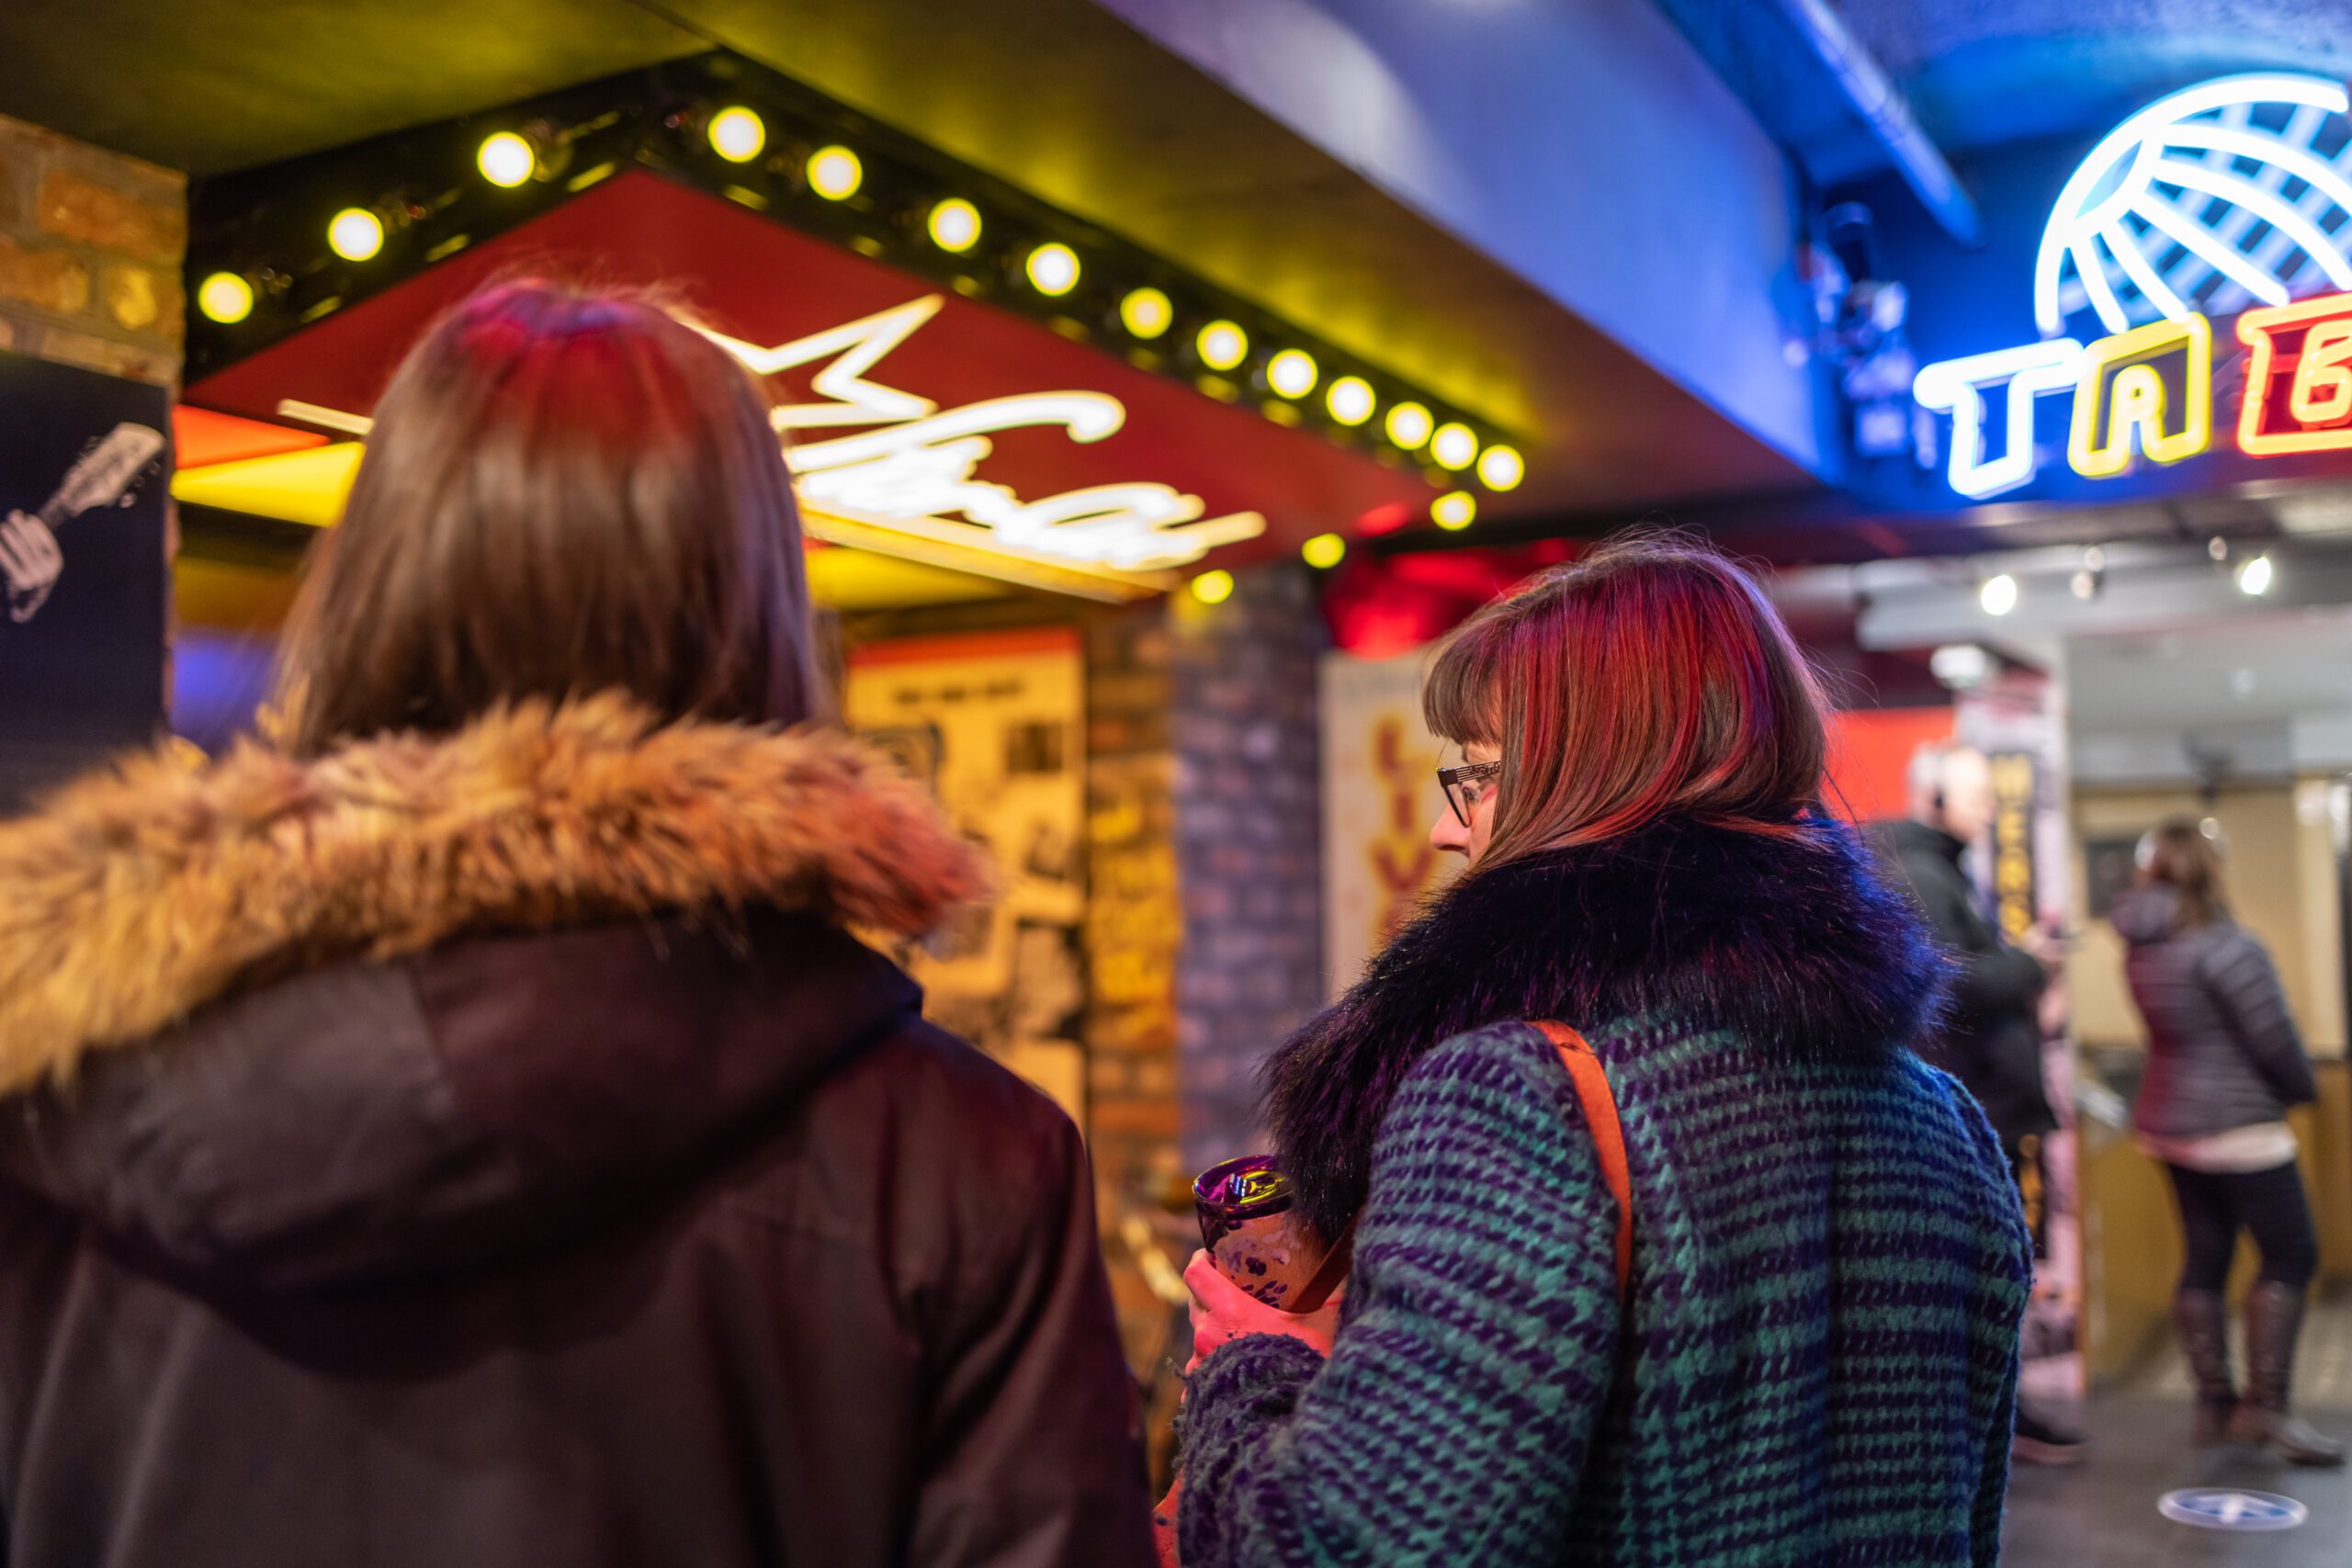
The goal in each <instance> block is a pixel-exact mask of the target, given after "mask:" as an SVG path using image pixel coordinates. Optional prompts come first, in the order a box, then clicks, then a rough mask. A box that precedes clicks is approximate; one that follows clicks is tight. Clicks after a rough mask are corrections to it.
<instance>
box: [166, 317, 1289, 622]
mask: <svg viewBox="0 0 2352 1568" xmlns="http://www.w3.org/2000/svg"><path fill="white" fill-rule="evenodd" d="M942 303H943V299H942V297H941V296H939V295H931V296H928V297H926V298H923V299H913V300H910V301H909V302H907V303H906V304H904V305H899V306H894V307H892V308H891V309H889V310H881V311H877V312H876V313H875V314H873V315H871V316H866V317H864V318H862V319H861V320H858V321H849V322H845V323H844V324H842V325H841V326H837V327H831V328H828V329H826V330H825V331H823V332H820V333H812V334H810V335H809V336H808V337H803V338H797V339H794V340H792V341H791V342H788V343H782V344H775V345H773V346H768V347H763V346H759V345H756V344H748V343H743V342H741V341H739V340H737V339H735V338H730V337H728V336H726V335H724V334H723V333H715V332H709V331H708V330H707V329H705V333H706V335H707V336H708V337H710V338H711V339H712V340H713V341H714V342H716V343H718V344H720V345H721V346H723V347H725V348H726V349H727V350H728V351H729V353H730V354H732V355H735V356H736V357H737V358H738V359H740V360H741V361H742V362H743V364H744V365H745V366H747V367H750V368H751V369H752V371H753V372H754V373H756V374H758V375H760V376H762V377H773V376H778V375H781V374H783V373H785V372H786V371H788V370H793V369H797V368H799V367H803V366H809V365H820V364H821V366H822V368H821V369H820V370H819V371H818V372H817V373H816V375H815V376H814V377H813V378H811V380H810V382H809V385H810V388H811V389H812V390H813V391H815V392H816V393H817V394H818V397H819V400H815V401H809V402H794V403H786V404H783V405H781V406H779V407H777V408H776V409H775V411H774V413H773V414H772V416H771V417H772V420H773V422H774V423H775V429H776V434H778V435H779V436H780V437H782V438H783V439H784V442H785V460H786V464H787V465H788V466H789V467H790V468H791V469H792V472H793V477H794V480H795V485H794V488H795V490H796V491H797V492H798V494H799V496H800V499H801V501H802V502H803V503H804V504H805V505H806V506H807V508H808V510H809V518H808V524H809V532H810V533H811V534H812V535H815V536H819V537H821V538H828V539H831V540H833V542H835V543H842V544H857V545H862V546H865V547H869V548H888V547H891V546H890V544H889V541H891V540H892V539H898V540H903V541H909V542H910V546H912V545H919V544H920V543H928V544H932V545H940V546H947V547H954V548H956V549H959V550H964V551H974V550H977V551H979V552H982V553H983V554H984V555H989V556H996V557H1001V558H1012V559H1017V560H1021V561H1026V562H1031V563H1035V564H1037V565H1041V566H1045V567H1061V568H1068V569H1072V570H1091V571H1095V572H1098V573H1100V572H1112V573H1120V572H1137V573H1140V572H1149V571H1156V570H1163V569H1166V568H1170V567H1176V566H1182V565H1184V564H1186V563H1187V562H1191V561H1195V560H1198V559H1199V558H1201V557H1202V556H1204V555H1205V554H1207V553H1208V552H1209V551H1210V550H1212V549H1215V548H1216V547H1218V546H1220V545H1228V544H1234V543H1238V541H1240V540H1243V539H1251V538H1255V537H1257V536H1259V535H1261V534H1262V533H1264V532H1265V529H1266V521H1265V519H1264V517H1262V516H1261V515H1260V514H1259V513H1255V512H1239V513H1230V514H1227V515H1226V516H1221V517H1204V515H1203V513H1204V512H1205V511H1206V508H1205V507H1204V505H1203V503H1202V501H1201V498H1200V497H1198V496H1196V495H1189V494H1186V493H1184V492H1183V491H1179V490H1177V489H1175V488H1174V487H1173V486H1170V485H1165V484H1158V483H1153V482H1149V481H1143V480H1134V481H1126V482H1121V483H1114V484H1098V485H1090V486H1086V487H1084V488H1082V489H1079V490H1072V491H1063V492H1061V493H1059V494H1056V495H1047V496H1041V497H1036V498H1035V499H1024V498H1023V497H1021V496H1019V495H1016V494H1015V493H1014V492H1013V491H1012V490H1011V489H1010V488H1009V487H1007V486H1004V485H1001V484H996V483H992V482H990V481H989V480H986V479H980V478H979V477H978V469H979V467H980V465H981V464H982V463H983V462H984V461H986V460H987V458H988V457H989V454H990V453H991V452H992V451H993V450H994V447H993V446H992V444H991V442H990V439H989V438H990V437H991V436H995V435H1001V434H1004V433H1006V432H1008V431H1014V430H1023V429H1035V428H1041V427H1042V428H1048V429H1058V430H1059V431H1061V432H1062V433H1063V434H1065V435H1067V436H1068V437H1069V439H1070V440H1071V441H1073V442H1076V443H1079V444H1081V445H1085V444H1091V443H1093V442H1097V441H1101V440H1103V439H1104V438H1105V437H1107V436H1110V435H1112V434H1115V433H1116V432H1117V431H1118V430H1119V428H1120V427H1121V426H1122V425H1124V424H1125V423H1126V417H1127V414H1126V408H1125V405H1124V404H1122V403H1121V402H1120V401H1119V400H1118V399H1116V398H1114V397H1111V396H1109V395H1108V394H1106V393H1103V392H1091V391H1051V392H1026V393H1020V394H1016V395H1013V396H1010V397H999V398H986V399H983V400H980V401H978V402H973V403H966V404H963V405H961V406H960V407H956V408H950V409H942V408H940V407H939V405H938V404H936V403H934V402H933V401H932V400H930V399H928V398H922V397H917V396H916V395H914V394H913V393H911V392H908V391H904V390H901V389H899V388H896V387H890V386H886V385H883V384H881V383H880V382H877V381H874V380H871V379H868V378H867V372H869V371H871V370H872V369H873V368H874V367H875V366H876V363H877V362H879V361H880V360H881V359H882V357H883V356H884V355H887V354H888V353H889V352H890V351H891V350H892V349H893V348H895V347H897V346H898V345H899V344H901V343H903V342H905V341H906V339H907V338H908V336H909V335H910V334H911V333H913V332H914V331H915V330H916V329H917V328H918V327H921V326H922V324H923V323H924V322H925V321H929V320H931V318H932V317H933V315H935V314H937V312H938V310H939V308H940V306H941V304H942ZM277 412H279V413H280V414H281V415H283V416H285V417H288V418H294V419H300V420H301V421H302V422H304V423H309V424H316V425H323V426H325V427H327V428H330V429H335V430H342V431H346V432H348V433H350V434H354V435H361V436H364V435H366V434H368V430H369V428H370V426H371V424H372V423H373V422H372V421H370V420H369V419H368V418H367V417H366V416H364V415H359V414H353V413H346V412H341V411H338V410H334V409H330V408H323V407H320V406H318V405H315V404H311V403H307V402H300V401H297V400H280V401H279V402H278V404H277ZM810 432H820V433H822V434H821V435H820V438H818V439H813V440H811V439H807V438H806V436H807V434H808V433H810ZM796 435H799V436H802V437H803V438H802V439H798V440H795V439H794V437H795V436H796ZM358 460H359V448H358V446H357V444H356V443H351V442H345V443H342V444H340V445H337V446H324V447H318V448H314V449H311V450H303V451H293V452H277V453H272V454H269V455H265V456H261V457H254V458H252V459H250V460H248V461H244V462H241V463H236V464H233V465H227V466H225V467H224V468H215V469H213V470H211V471H210V472H209V473H199V474H189V473H186V472H184V473H183V474H181V476H180V477H179V479H177V480H176V481H175V485H174V493H175V495H177V496H179V498H180V499H181V500H183V501H187V502H198V503H201V504H206V505H213V506H224V507H227V508H229V509H230V510H232V511H248V512H255V513H261V514H263V515H266V516H278V517H290V518H295V519H298V520H300V521H304V522H312V523H318V524H327V523H332V522H333V521H334V518H335V516H336V515H337V514H339V513H341V511H342V508H343V497H344V495H345V492H346V491H348V490H349V489H350V485H351V479H352V476H353V474H354V472H355V471H356V468H357V467H358ZM229 469H233V470H234V471H233V472H231V471H228V470H229ZM843 524H846V525H849V527H848V529H847V530H846V531H845V530H844V529H843V528H842V526H841V525H843ZM949 564H956V563H955V562H954V561H952V560H951V561H950V562H949ZM1136 581H1144V580H1136Z"/></svg>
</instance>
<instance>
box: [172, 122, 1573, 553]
mask: <svg viewBox="0 0 2352 1568" xmlns="http://www.w3.org/2000/svg"><path fill="white" fill-rule="evenodd" d="M704 134H705V135H706V136H707V138H708V140H709V143H710V147H711V150H712V151H713V152H716V153H718V156H719V157H721V158H724V159H726V160H727V161H728V162H729V163H733V164H748V163H750V162H752V160H753V159H755V158H757V157H759V156H760V154H761V153H762V152H764V151H766V149H767V144H768V131H767V122H766V121H765V120H763V119H762V118H761V117H760V115H759V114H758V112H757V111H755V110H753V109H750V108H746V107H742V106H741V105H730V106H729V107H723V108H721V109H719V110H718V111H717V112H716V113H714V114H713V115H711V117H710V118H709V120H708V122H707V124H706V126H705V128H704ZM545 140H546V139H544V138H534V137H533V136H531V135H528V134H526V133H525V132H523V131H515V130H501V131H497V132H494V133H493V134H492V135H490V136H488V137H486V138H484V139H483V141H482V142H481V146H480V147H479V148H478V149H477V150H476V152H475V157H474V166H475V168H476V170H477V171H478V172H479V173H480V174H481V177H482V178H483V179H484V180H487V181H488V182H489V183H490V184H492V185H493V186H501V187H503V188H505V189H514V188H515V187H518V186H524V185H527V184H529V183H530V182H531V181H532V180H534V179H537V178H541V177H544V176H545V175H548V173H549V172H550V171H549V168H548V148H547V146H546V145H544V141H545ZM801 172H802V175H803V177H804V178H805V179H806V181H807V182H808V186H809V190H811V191H812V192H814V193H815V194H816V195H818V196H820V197H823V198H824V199H826V200H828V201H846V200H848V199H849V198H850V197H853V196H855V195H856V194H857V192H858V190H859V189H860V187H862V186H864V184H865V164H864V161H863V160H861V159H860V158H859V157H858V155H857V153H856V152H854V151H853V150H852V149H850V148H848V147H844V146H841V145H839V144H832V145H828V146H823V147H819V148H817V149H816V150H815V151H813V152H809V154H808V156H807V158H806V159H805V160H804V162H803V165H802V170H801ZM984 228H985V220H983V218H982V216H981V213H980V209H978V207H976V206H975V205H973V204H972V203H971V202H970V201H967V200H966V199H965V198H964V197H946V198H944V199H943V200H941V201H938V202H935V203H933V206H932V207H931V209H930V210H929V211H928V212H927V213H926V214H925V215H924V220H923V231H924V233H925V234H926V235H927V236H928V237H929V238H930V241H931V243H933V244H934V245H936V246H937V247H938V248H939V249H940V250H941V251H943V252H944V253H946V254H950V255H963V254H967V253H968V252H970V251H971V250H973V249H974V248H975V247H977V246H978V244H979V243H980V238H981V234H982V232H983V230H984ZM384 239H385V231H384V220H383V217H382V216H381V215H380V214H379V213H378V212H376V211H372V210H370V209H367V208H363V207H346V208H345V209H343V210H341V211H339V212H337V213H336V214H334V217H333V218H331V219H329V220H328V221H327V231H326V240H327V248H328V249H329V250H331V251H333V252H334V254H336V255H338V256H340V257H342V258H343V259H344V260H345V261H347V262H354V263H361V262H368V261H372V260H373V259H375V257H376V256H377V255H378V254H380V253H381V252H382V251H383V248H384ZM1021 270H1022V275H1023V276H1024V277H1025V278H1026V279H1027V280H1028V283H1029V286H1030V287H1031V288H1035V290H1036V291H1037V292H1038V293H1039V294H1041V295H1043V296H1045V297H1046V298H1047V299H1059V298H1060V297H1062V296H1064V295H1066V294H1069V292H1070V291H1071V290H1073V289H1075V288H1077V287H1078V284H1079V279H1080V276H1081V275H1082V274H1083V271H1084V264H1083V263H1082V262H1081V260H1080V257H1079V254H1078V253H1077V252H1076V251H1075V250H1072V249H1071V248H1070V247H1069V245H1066V244H1063V243H1061V242H1059V241H1057V240H1056V241H1047V242H1046V243H1041V244H1038V245H1035V246H1034V247H1032V248H1031V249H1030V251H1029V252H1028V253H1027V254H1026V255H1025V256H1023V258H1022V268H1021ZM197 308H198V310H201V311H202V312H203V313H204V314H205V315H206V316H207V317H209V319H210V320H212V321H218V322H220V323H221V324H222V325H224V326H233V325H235V324H236V323H237V322H240V321H243V320H245V318H247V317H248V316H250V315H252V314H253V310H254V284H253V281H252V279H251V278H249V277H247V276H243V275H242V274H238V273H233V272H215V273H212V274H210V275H209V276H207V277H206V278H205V279H204V280H203V281H202V282H201V283H200V284H198V287H197ZM1119 322H1120V325H1121V326H1122V327H1124V328H1125V331H1126V332H1127V333H1128V334H1129V335H1130V336H1131V337H1133V338H1135V339H1136V342H1138V343H1156V342H1158V341H1159V340H1160V339H1162V338H1164V337H1166V336H1167V335H1168V333H1170V331H1171V330H1172V329H1173V328H1174V326H1175V324H1176V307H1175V304H1174V302H1173V301H1172V300H1170V299H1169V297H1168V295H1167V294H1166V292H1165V291H1163V290H1161V289H1159V288H1152V287H1150V286H1149V285H1144V286H1142V287H1139V288H1132V289H1129V290H1128V291H1127V292H1126V293H1125V295H1124V296H1122V297H1121V299H1120V300H1119ZM1193 352H1194V354H1196V355H1198V356H1199V359H1200V362H1201V364H1203V365H1204V366H1205V367H1208V368H1209V369H1211V370H1214V371H1217V372H1220V373H1223V372H1229V371H1233V370H1237V369H1238V368H1240V367H1241V366H1242V365H1243V364H1245V363H1246V362H1247V361H1248V359H1249V357H1250V334H1249V333H1248V331H1247V330H1245V329H1244V328H1243V327H1242V326H1241V325H1240V324H1239V323H1238V322H1236V321H1228V320H1226V319H1224V318H1222V317H1220V318H1218V319H1217V320H1215V321H1208V322H1206V323H1205V324H1204V325H1202V326H1201V327H1200V328H1199V329H1198V330H1197V331H1196V332H1195V333H1193ZM1264 376H1265V383H1266V386H1267V387H1268V388H1269V389H1271V390H1272V391H1273V392H1274V393H1275V394H1276V395H1278V396H1280V397H1282V398H1283V399H1285V400H1289V401H1291V402H1300V401H1304V400H1306V399H1307V398H1309V397H1311V396H1313V395H1314V393H1315V391H1316V389H1317V387H1318V386H1322V387H1323V407H1324V409H1325V411H1326V412H1329V415H1330V416H1331V418H1332V420H1333V421H1335V422H1336V423H1340V424H1341V425H1344V426H1347V427H1348V428H1351V429H1355V428H1359V427H1361V426H1363V425H1364V424H1366V423H1370V422H1371V420H1372V418H1373V416H1374V414H1376V413H1382V412H1383V411H1382V410H1381V408H1380V400H1379V396H1378V394H1377V393H1375V392H1374V389H1373V387H1372V384H1371V383H1370V382H1369V381H1366V380H1365V379H1364V378H1363V377H1361V376H1340V377H1338V378H1334V379H1332V380H1331V381H1330V383H1329V385H1328V386H1323V370H1322V367H1321V366H1319V365H1318V364H1317V363H1316V360H1315V356H1314V355H1311V354H1309V353H1307V352H1306V350H1305V349H1303V348H1285V349H1283V350H1281V351H1279V352H1278V353H1276V354H1274V355H1272V357H1271V358H1269V359H1268V360H1267V361H1266V365H1265V370H1264ZM1380 429H1381V433H1382V434H1384V435H1385V436H1386V437H1387V439H1388V442H1389V445H1391V446H1395V447H1396V448H1397V450H1398V451H1400V452H1406V453H1426V455H1427V457H1428V458H1429V460H1430V462H1432V463H1434V464H1435V465H1436V466H1437V467H1438V468H1442V469H1444V470H1445V471H1446V472H1448V473H1453V474H1462V473H1475V474H1476V478H1477V480H1478V482H1479V483H1480V484H1481V485H1483V486H1485V487H1486V488H1487V490H1490V491H1508V490H1513V489H1516V488H1517V487H1518V485H1519V483H1520V481H1521V479H1525V478H1526V474H1527V467H1526V463H1525V462H1524V460H1523V459H1522V458H1521V457H1520V455H1519V453H1518V451H1517V450H1516V449H1514V448H1513V447H1510V446H1504V445H1502V444H1500V443H1496V444H1493V445H1488V446H1481V445H1480V443H1479V440H1478V436H1477V434H1476V432H1475V431H1473V430H1472V429H1471V428H1470V427H1469V426H1468V425H1466V424H1463V423H1459V422H1458V421H1446V422H1443V423H1441V422H1439V420H1438V419H1437V417H1436V416H1435V415H1433V414H1432V413H1430V411H1429V409H1428V408H1427V407H1426V406H1425V405H1423V404H1421V403H1419V402H1415V401H1412V400H1400V401H1397V402H1395V403H1392V404H1390V405H1389V406H1388V408H1387V409H1386V411H1385V415H1384V416H1383V418H1382V421H1381V425H1380ZM1430 514H1431V516H1432V518H1433V519H1434V520H1435V521H1436V522H1437V524H1438V525H1440V526H1441V527H1446V528H1464V527H1467V526H1468V525H1469V524H1470V521H1471V518H1472V517H1473V516H1474V515H1475V514H1476V501H1475V500H1474V499H1473V498H1472V497H1471V496H1470V495H1469V494H1468V492H1466V491H1454V492H1451V493H1449V494H1447V495H1445V496H1442V497H1441V498H1440V499H1439V500H1438V501H1437V502H1436V503H1435V504H1434V505H1433V506H1432V507H1431V509H1430ZM1327 537H1331V538H1336V537H1337V536H1327ZM1316 542H1317V543H1319V542H1320V541H1319V540H1318V541H1316ZM1341 549H1342V550H1344V544H1343V545H1342V546H1341ZM1323 553H1328V551H1327V552H1323ZM1336 562H1337V557H1336V556H1335V557H1334V558H1333V564H1336Z"/></svg>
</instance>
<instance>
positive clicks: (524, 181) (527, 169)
mask: <svg viewBox="0 0 2352 1568" xmlns="http://www.w3.org/2000/svg"><path fill="white" fill-rule="evenodd" d="M474 167H475V168H477V169H480V170H481V177H482V178H483V179H486V180H488V181H489V182H490V183H491V184H492V185H494V186H504V187H505V188H506V189H508V190H513V189H514V188H515V186H519V185H528V184H529V183H530V180H531V176H532V175H535V174H537V173H538V172H539V154H538V150H537V148H535V147H533V146H532V145H531V143H530V140H529V138H527V137H523V136H517V135H516V134H515V132H513V131H511V130H502V131H500V132H499V133H498V134H497V135H495V136H490V137H485V138H483V140H482V144H481V152H477V153H475V154H474Z"/></svg>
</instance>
